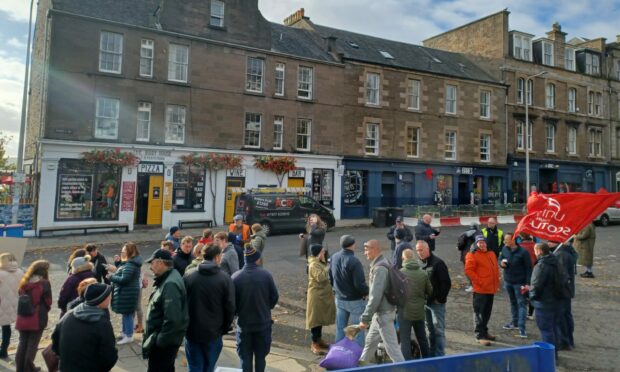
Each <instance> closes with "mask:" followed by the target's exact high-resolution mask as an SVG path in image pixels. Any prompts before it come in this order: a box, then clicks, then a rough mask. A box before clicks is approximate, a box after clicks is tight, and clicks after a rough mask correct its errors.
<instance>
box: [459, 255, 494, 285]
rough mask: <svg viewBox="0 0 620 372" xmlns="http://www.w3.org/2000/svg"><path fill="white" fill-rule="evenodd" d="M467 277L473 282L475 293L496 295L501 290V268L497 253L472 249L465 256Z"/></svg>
mask: <svg viewBox="0 0 620 372" xmlns="http://www.w3.org/2000/svg"><path fill="white" fill-rule="evenodd" d="M465 275H467V277H468V278H469V279H470V280H471V285H472V287H474V293H479V294H495V293H496V292H497V291H498V290H499V266H498V265H497V257H496V256H495V252H493V251H492V250H490V249H489V250H487V251H486V252H482V251H481V250H480V249H472V251H470V252H469V253H467V256H465Z"/></svg>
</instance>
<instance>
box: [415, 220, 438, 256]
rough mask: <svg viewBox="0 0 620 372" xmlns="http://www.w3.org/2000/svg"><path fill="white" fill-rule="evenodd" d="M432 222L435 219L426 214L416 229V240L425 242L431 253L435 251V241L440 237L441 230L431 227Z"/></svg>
mask: <svg viewBox="0 0 620 372" xmlns="http://www.w3.org/2000/svg"><path fill="white" fill-rule="evenodd" d="M432 221H433V217H431V215H430V214H425V215H424V216H422V220H420V221H418V224H417V226H416V227H415V239H416V240H417V241H420V240H424V241H425V242H426V243H427V244H428V247H429V248H430V250H431V252H433V251H434V250H435V239H437V236H438V235H439V229H435V228H433V227H431V222H432Z"/></svg>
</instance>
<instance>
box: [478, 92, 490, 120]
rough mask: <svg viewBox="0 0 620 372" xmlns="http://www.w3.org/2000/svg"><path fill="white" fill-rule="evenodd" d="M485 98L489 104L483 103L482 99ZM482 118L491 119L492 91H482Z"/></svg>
mask: <svg viewBox="0 0 620 372" xmlns="http://www.w3.org/2000/svg"><path fill="white" fill-rule="evenodd" d="M483 96H486V97H487V102H483V99H482V97H483ZM480 118H482V119H491V91H490V90H481V91H480Z"/></svg>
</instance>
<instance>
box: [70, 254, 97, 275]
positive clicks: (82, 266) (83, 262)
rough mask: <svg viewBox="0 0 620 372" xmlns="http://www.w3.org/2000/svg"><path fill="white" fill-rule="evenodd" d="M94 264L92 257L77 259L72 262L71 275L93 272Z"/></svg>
mask: <svg viewBox="0 0 620 372" xmlns="http://www.w3.org/2000/svg"><path fill="white" fill-rule="evenodd" d="M92 269H93V264H91V263H90V256H89V255H86V256H84V257H76V258H74V259H73V261H71V273H72V274H77V273H80V272H82V271H86V270H92Z"/></svg>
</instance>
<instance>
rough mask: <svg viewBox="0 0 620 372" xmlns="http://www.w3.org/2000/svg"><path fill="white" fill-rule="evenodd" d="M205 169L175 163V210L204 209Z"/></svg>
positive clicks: (173, 202)
mask: <svg viewBox="0 0 620 372" xmlns="http://www.w3.org/2000/svg"><path fill="white" fill-rule="evenodd" d="M204 192H205V170H204V169H203V168H199V167H194V166H191V167H188V166H187V165H185V164H181V163H179V164H175V165H174V184H173V192H172V198H173V200H172V210H173V211H200V212H202V211H204V210H205V208H204Z"/></svg>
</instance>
